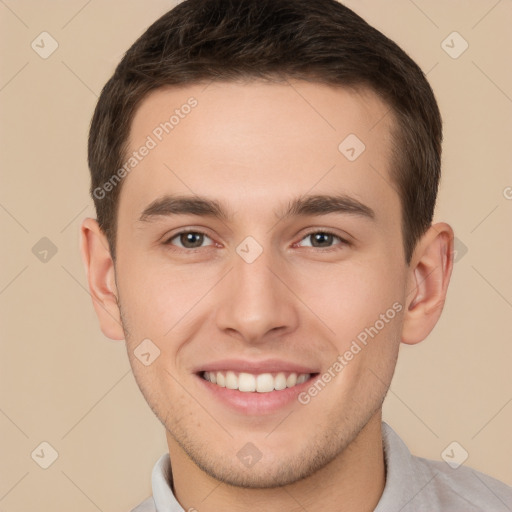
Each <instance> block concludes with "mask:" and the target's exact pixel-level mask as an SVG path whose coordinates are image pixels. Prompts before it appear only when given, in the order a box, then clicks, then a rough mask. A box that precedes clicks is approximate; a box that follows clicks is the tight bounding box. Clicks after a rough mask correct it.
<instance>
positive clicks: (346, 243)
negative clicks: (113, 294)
mask: <svg viewBox="0 0 512 512" xmlns="http://www.w3.org/2000/svg"><path fill="white" fill-rule="evenodd" d="M189 233H193V234H195V235H204V236H206V237H208V238H210V239H211V237H210V236H208V234H207V233H205V232H204V231H200V230H190V229H188V230H184V231H179V232H178V233H175V234H174V235H172V237H171V238H169V239H167V241H165V242H164V245H167V246H170V247H172V245H173V244H172V243H171V241H172V240H174V239H175V238H177V237H179V236H180V235H186V234H189ZM317 233H322V234H323V235H328V236H329V235H332V236H333V237H334V238H337V239H338V240H339V241H340V242H341V243H340V244H335V245H334V246H331V247H311V249H316V250H320V251H322V252H332V251H337V250H340V249H339V248H337V246H339V245H341V246H347V247H350V246H351V245H352V244H351V242H349V241H348V240H345V239H344V238H341V237H340V236H339V235H337V234H335V233H333V232H331V231H328V230H323V229H315V230H313V231H309V232H308V233H306V234H305V235H304V236H303V237H302V238H301V239H300V242H302V240H304V239H305V238H307V237H308V236H311V235H314V234H317ZM202 249H204V247H196V248H195V249H187V248H186V247H185V248H181V247H173V248H172V250H173V251H185V252H188V253H195V252H198V251H200V250H202Z"/></svg>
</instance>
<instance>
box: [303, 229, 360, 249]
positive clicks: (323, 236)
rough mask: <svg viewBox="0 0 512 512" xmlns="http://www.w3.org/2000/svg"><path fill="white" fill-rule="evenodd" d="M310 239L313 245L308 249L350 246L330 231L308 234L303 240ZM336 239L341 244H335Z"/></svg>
mask: <svg viewBox="0 0 512 512" xmlns="http://www.w3.org/2000/svg"><path fill="white" fill-rule="evenodd" d="M308 238H309V239H310V240H311V243H310V244H309V245H306V247H314V248H315V249H324V248H325V249H331V248H332V247H333V245H342V246H343V245H350V244H349V243H348V242H347V241H346V240H344V239H343V238H341V237H339V236H338V235H335V234H334V233H330V232H328V231H312V232H311V233H308V234H307V235H306V236H305V237H304V238H303V239H302V240H306V239H308ZM336 239H337V240H339V241H340V242H341V243H337V244H333V242H334V241H335V240H336ZM302 240H301V241H302Z"/></svg>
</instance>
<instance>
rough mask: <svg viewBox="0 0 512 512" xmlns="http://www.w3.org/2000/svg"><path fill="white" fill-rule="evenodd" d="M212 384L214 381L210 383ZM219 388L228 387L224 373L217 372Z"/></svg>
mask: <svg viewBox="0 0 512 512" xmlns="http://www.w3.org/2000/svg"><path fill="white" fill-rule="evenodd" d="M210 382H212V381H210ZM216 384H217V386H220V387H221V388H225V387H226V378H225V377H224V374H223V373H220V372H217V383H216Z"/></svg>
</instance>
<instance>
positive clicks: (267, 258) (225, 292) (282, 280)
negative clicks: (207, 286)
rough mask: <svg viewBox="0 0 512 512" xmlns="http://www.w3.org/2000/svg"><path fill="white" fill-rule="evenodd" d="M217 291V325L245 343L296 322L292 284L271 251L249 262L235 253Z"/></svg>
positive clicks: (278, 332) (259, 341) (273, 334)
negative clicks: (231, 267) (231, 263)
mask: <svg viewBox="0 0 512 512" xmlns="http://www.w3.org/2000/svg"><path fill="white" fill-rule="evenodd" d="M217 291H218V293H219V295H218V296H217V297H216V299H217V300H216V303H217V306H218V307H217V310H216V323H217V327H218V328H219V329H220V330H221V331H223V332H224V333H228V334H229V335H231V336H235V337H238V338H240V339H241V340H243V341H244V342H245V343H247V344H262V343H266V342H268V341H269V339H271V338H272V339H274V338H275V337H276V336H279V335H281V336H282V335H283V334H285V333H289V332H292V331H293V330H294V329H296V327H297V325H298V311H297V303H298V302H299V301H298V300H297V298H296V297H295V295H294V293H293V283H291V282H290V278H289V276H288V273H287V271H286V268H285V265H284V263H283V262H279V261H278V256H277V255H273V254H272V253H271V251H270V250H263V252H262V253H261V254H260V255H259V256H258V257H257V258H256V259H255V260H254V261H253V262H252V263H249V262H247V261H246V260H244V259H243V258H242V257H241V256H239V254H238V253H236V252H235V253H234V257H233V269H232V270H231V272H229V274H228V276H227V278H226V279H224V280H223V281H222V286H221V287H219V289H218V290H217Z"/></svg>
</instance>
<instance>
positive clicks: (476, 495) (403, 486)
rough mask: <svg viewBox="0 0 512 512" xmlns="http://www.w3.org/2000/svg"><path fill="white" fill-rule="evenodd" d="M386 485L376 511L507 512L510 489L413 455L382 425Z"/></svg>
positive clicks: (466, 469)
mask: <svg viewBox="0 0 512 512" xmlns="http://www.w3.org/2000/svg"><path fill="white" fill-rule="evenodd" d="M382 434H383V437H382V439H383V446H384V454H385V460H386V485H385V488H384V492H383V494H382V497H381V501H380V502H379V504H378V506H377V508H376V509H375V510H376V512H389V510H394V509H399V510H401V511H402V512H432V511H433V510H442V511H443V512H444V511H446V512H462V511H464V512H483V511H486V512H488V511H492V512H500V511H504V512H507V511H508V512H510V511H511V510H512V487H509V486H508V485H506V484H504V483H503V482H500V481H498V480H496V479H494V478H492V477H490V476H488V475H485V474H483V473H481V472H479V471H476V470H475V469H472V468H470V467H468V466H459V467H457V468H453V467H451V466H449V465H448V464H447V463H446V462H442V461H436V460H430V459H426V458H423V457H416V456H414V455H412V454H411V453H410V451H409V449H408V448H407V446H406V445H405V443H404V442H403V441H402V439H401V438H400V436H399V435H398V434H397V433H396V432H395V431H394V430H393V429H392V428H391V427H390V426H389V425H387V424H386V423H383V425H382Z"/></svg>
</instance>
